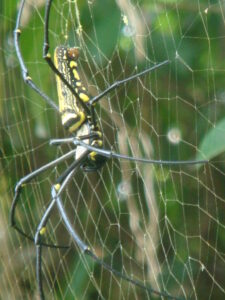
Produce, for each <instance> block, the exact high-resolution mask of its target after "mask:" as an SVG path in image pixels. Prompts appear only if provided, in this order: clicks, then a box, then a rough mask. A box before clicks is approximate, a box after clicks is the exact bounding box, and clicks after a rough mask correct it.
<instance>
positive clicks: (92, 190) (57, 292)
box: [0, 0, 225, 299]
mask: <svg viewBox="0 0 225 300" xmlns="http://www.w3.org/2000/svg"><path fill="white" fill-rule="evenodd" d="M27 3H28V4H27V5H26V6H25V7H24V11H23V16H22V26H21V28H22V29H23V30H22V35H21V39H20V45H21V51H22V55H23V58H24V61H25V63H26V65H27V68H28V69H29V72H30V76H31V77H32V79H33V81H34V82H35V83H36V84H37V85H38V87H40V89H41V90H43V91H44V92H45V93H46V94H47V95H49V96H50V97H51V98H52V99H53V100H54V101H55V102H56V103H57V91H56V85H55V76H54V74H52V72H51V70H50V69H49V68H48V66H47V64H46V63H45V61H44V60H43V59H42V44H43V26H44V4H45V1H42V0H40V1H33V2H32V1H27ZM18 4H19V1H14V0H8V1H7V2H5V1H4V2H3V1H1V2H0V17H1V18H0V53H1V55H0V78H1V80H0V139H1V147H0V164H1V169H0V172H1V176H0V190H1V193H0V205H1V206H0V207H1V209H0V214H1V215H0V238H1V245H2V246H1V249H0V261H1V263H0V276H1V281H0V282H1V283H0V298H1V299H38V292H37V286H36V281H35V280H36V279H35V247H34V245H33V244H32V243H31V242H29V241H27V240H25V239H24V238H23V237H21V236H20V235H17V234H16V233H15V232H14V231H13V229H11V228H10V226H9V222H8V216H9V210H10V205H11V203H12V199H13V192H14V187H15V184H16V182H17V181H18V180H19V179H20V178H21V177H23V176H25V175H26V174H28V173H30V172H31V171H33V170H35V169H37V168H38V167H40V166H42V165H43V164H46V163H47V162H49V161H51V160H53V159H55V158H56V157H59V156H60V155H62V153H65V152H66V151H68V149H69V147H62V148H55V147H50V146H49V144H48V142H49V139H50V138H59V137H65V136H67V135H68V133H67V132H65V131H64V130H63V128H62V126H61V123H60V117H59V115H58V114H57V112H55V111H54V109H52V108H51V107H49V106H48V105H47V104H46V103H45V102H44V101H43V99H41V97H40V96H39V95H37V94H36V93H35V92H34V91H33V90H31V88H29V87H28V86H26V85H25V83H24V82H23V79H22V76H21V70H20V67H19V63H18V60H17V56H16V53H15V48H14V43H13V30H14V28H15V20H16V15H17V9H18ZM224 8H225V1H216V0H215V1H206V0H204V1H203V0H202V1H200V0H198V1H186V0H184V1H178V0H177V1H176V0H164V1H163V0H142V1H132V3H131V2H130V1H125V0H120V1H119V0H118V1H109V0H104V1H103V0H95V1H86V0H85V1H84V0H83V1H81V0H80V1H79V0H77V1H65V0H64V1H59V0H57V1H53V6H52V9H51V15H50V31H49V32H50V53H51V54H52V55H53V51H54V48H55V47H56V46H57V45H60V44H66V45H69V46H71V47H72V46H78V47H80V59H79V68H80V72H81V76H82V79H83V81H84V85H85V86H86V87H87V88H88V90H89V93H90V95H97V94H98V93H99V92H100V91H103V90H104V89H105V88H107V87H108V86H109V85H110V84H112V83H113V82H115V81H116V80H121V79H124V78H126V77H128V76H131V75H133V74H135V73H137V72H140V71H141V70H144V69H146V68H147V67H149V66H151V65H153V64H157V63H159V62H161V61H164V60H167V59H169V60H170V63H169V64H168V65H167V66H164V67H162V68H159V69H157V70H156V71H155V72H152V73H150V74H148V75H146V76H144V77H142V78H140V79H137V80H134V81H132V82H129V83H127V84H126V85H125V86H122V87H120V88H119V89H118V90H116V91H115V92H112V93H111V94H110V95H108V96H107V97H105V98H104V99H103V100H102V101H101V103H100V104H99V105H98V106H97V107H96V110H97V112H98V116H99V119H100V124H101V126H102V128H103V131H104V137H105V148H107V149H110V148H111V147H113V149H114V151H116V152H119V153H123V154H129V155H133V156H139V157H148V158H150V157H151V158H155V159H161V160H173V161H177V160H189V159H196V160H197V159H207V160H210V162H209V164H206V165H198V166H175V167H173V166H152V165H147V164H135V163H125V162H123V161H117V160H110V161H109V162H107V164H106V166H104V167H103V169H102V170H101V171H99V172H98V173H96V174H83V173H82V171H79V172H78V173H77V175H76V176H75V177H74V180H73V181H72V183H71V184H70V186H69V187H68V189H67V191H66V192H65V195H64V196H63V198H64V199H63V200H64V204H65V207H66V211H67V212H68V215H69V217H70V220H71V221H72V223H73V225H74V228H76V230H77V231H78V233H79V235H80V236H81V238H82V239H83V240H84V241H85V242H86V243H87V244H88V245H89V246H90V247H91V248H92V249H93V250H94V251H95V253H96V254H97V255H98V256H99V257H100V258H102V259H104V261H106V262H107V263H108V264H110V265H111V266H112V267H113V268H114V269H116V270H119V271H121V272H124V273H125V274H126V275H128V276H133V277H134V279H138V280H140V281H142V282H143V283H144V284H148V285H149V286H151V287H152V288H154V289H156V290H161V291H166V293H168V294H171V295H173V296H177V297H180V298H182V299H224V297H225V279H224V278H225V273H224V270H225V242H224V241H225V217H224V210H225V197H224V193H225V184H224V182H225V164H224V162H225V159H224V158H225V156H224V150H225V117H224V116H225V114H224V113H225V90H224V86H225V80H224V73H225V59H224V58H225V55H224V48H225V30H224V25H225V24H224V13H225V11H224ZM70 162H71V161H68V162H67V163H64V164H62V165H60V166H59V167H57V168H54V169H53V170H49V171H47V172H46V173H45V174H43V175H41V176H39V177H38V178H37V179H35V180H34V181H33V182H32V183H31V184H29V185H28V186H27V187H26V189H25V191H24V193H23V194H22V196H21V199H20V200H21V201H20V204H19V207H18V211H17V220H18V223H19V224H20V226H21V227H22V228H23V229H24V230H25V231H26V232H29V233H30V234H32V235H34V234H35V228H36V227H37V225H38V222H39V221H40V219H41V216H42V215H43V213H44V210H45V208H46V207H47V204H48V203H49V201H50V187H51V184H53V182H54V181H55V180H56V178H57V176H59V174H60V173H62V171H63V170H64V169H65V167H66V166H67V165H69V163H70ZM46 239H47V240H48V241H54V242H57V243H59V244H71V243H72V240H71V238H70V236H69V234H68V233H67V232H66V229H65V228H64V227H63V225H62V220H61V218H60V216H59V215H58V213H57V210H55V211H54V213H53V215H52V217H51V222H49V225H48V236H47V237H46ZM72 244H73V243H72ZM43 256H44V258H43V259H44V266H43V274H44V276H43V278H44V289H45V293H46V298H47V299H53V298H56V299H157V297H156V296H152V295H149V294H148V293H147V292H146V291H143V290H141V289H140V288H138V287H134V286H133V285H131V284H128V283H126V282H123V281H122V280H121V279H119V278H116V277H115V276H114V275H112V274H110V272H107V271H104V270H103V269H102V268H101V267H100V266H98V265H97V264H96V263H94V262H92V261H91V259H90V258H88V257H83V256H82V255H81V254H80V253H79V249H77V247H76V245H74V244H73V246H72V247H71V248H70V249H69V250H66V251H62V250H52V249H44V255H43ZM158 298H159V297H158Z"/></svg>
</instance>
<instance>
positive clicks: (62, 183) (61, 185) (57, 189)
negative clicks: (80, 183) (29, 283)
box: [34, 151, 89, 300]
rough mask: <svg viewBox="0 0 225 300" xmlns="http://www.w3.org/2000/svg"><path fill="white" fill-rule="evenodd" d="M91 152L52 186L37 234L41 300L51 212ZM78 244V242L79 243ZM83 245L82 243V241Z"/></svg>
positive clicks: (68, 169) (80, 158)
mask: <svg viewBox="0 0 225 300" xmlns="http://www.w3.org/2000/svg"><path fill="white" fill-rule="evenodd" d="M88 153H89V151H85V152H84V153H83V154H82V156H80V157H79V158H78V159H77V160H75V161H74V162H73V163H72V164H71V165H70V166H69V167H68V168H67V169H66V170H65V171H64V172H63V174H62V175H61V176H60V177H59V178H58V179H57V181H56V183H55V184H54V185H53V186H52V192H51V194H52V200H51V202H50V204H49V206H48V208H47V209H46V211H45V213H44V215H43V217H42V219H41V221H40V223H39V225H38V227H37V231H36V234H35V238H34V241H35V245H36V276H37V282H38V290H39V294H40V298H41V299H42V300H44V299H45V297H44V290H43V284H42V272H41V270H42V267H41V265H42V259H41V255H42V246H43V243H42V241H41V238H42V236H43V235H44V233H45V231H46V224H47V222H48V220H49V217H50V214H51V211H52V209H53V207H54V205H55V202H56V199H57V197H60V195H61V194H62V192H63V191H64V189H65V187H66V186H67V185H68V183H69V181H70V180H71V178H72V176H73V175H74V172H75V171H76V170H77V169H78V168H79V166H80V165H81V164H82V163H83V162H84V161H85V159H86V158H87V155H88ZM77 242H78V241H77ZM80 242H81V243H82V241H80Z"/></svg>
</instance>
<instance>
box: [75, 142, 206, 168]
mask: <svg viewBox="0 0 225 300" xmlns="http://www.w3.org/2000/svg"><path fill="white" fill-rule="evenodd" d="M74 144H75V145H80V146H83V147H84V148H86V149H88V150H89V151H94V152H96V153H98V154H100V155H102V156H105V157H107V158H117V159H124V160H129V161H134V162H141V163H148V164H157V165H196V164H207V163H209V161H208V160H177V161H170V160H155V159H147V158H140V157H135V156H127V155H124V154H119V153H116V152H113V151H110V150H105V149H100V148H97V147H93V146H90V145H88V144H86V143H85V142H83V141H81V140H79V139H78V138H76V137H74Z"/></svg>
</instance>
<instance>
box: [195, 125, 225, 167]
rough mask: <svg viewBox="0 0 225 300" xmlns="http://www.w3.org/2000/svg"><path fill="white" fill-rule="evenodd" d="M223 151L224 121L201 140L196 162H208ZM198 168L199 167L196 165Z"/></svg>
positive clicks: (224, 137) (224, 146) (224, 149)
mask: <svg viewBox="0 0 225 300" xmlns="http://www.w3.org/2000/svg"><path fill="white" fill-rule="evenodd" d="M224 151H225V119H222V121H220V122H219V123H217V124H216V125H215V127H214V128H212V129H211V130H210V131H209V132H208V133H207V134H206V135H205V136H204V138H203V140H202V142H201V144H200V147H199V151H198V155H197V157H196V159H197V160H200V159H207V160H210V159H212V158H214V157H215V156H217V155H219V154H221V153H222V152H224ZM198 167H200V165H198Z"/></svg>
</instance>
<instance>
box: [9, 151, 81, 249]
mask: <svg viewBox="0 0 225 300" xmlns="http://www.w3.org/2000/svg"><path fill="white" fill-rule="evenodd" d="M75 153H76V149H74V150H71V151H70V152H68V153H66V154H64V155H63V156H61V157H59V158H57V159H55V160H53V161H52V162H50V163H48V164H46V165H44V166H42V167H40V168H39V169H37V170H35V171H34V172H32V173H30V174H28V175H26V176H25V177H23V178H21V179H20V180H19V182H18V183H17V184H16V187H15V195H14V198H13V202H12V206H11V209H10V225H11V226H12V227H14V228H15V229H16V230H17V231H18V232H19V233H20V234H22V235H23V236H25V237H26V238H28V239H29V240H31V241H34V239H33V237H32V236H30V235H28V234H26V233H25V232H23V230H22V229H20V228H19V227H18V226H17V224H16V220H15V210H16V206H17V203H18V200H19V196H20V194H21V191H22V189H23V187H24V186H25V185H26V183H28V182H29V181H31V180H32V179H33V178H35V177H36V176H38V175H39V174H41V173H42V172H44V171H46V170H48V169H49V168H51V167H54V166H56V165H57V164H59V163H61V162H63V161H65V160H66V159H68V158H70V157H72V156H74V155H75ZM43 245H44V246H48V247H53V248H58V247H60V248H68V246H59V245H50V244H43Z"/></svg>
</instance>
